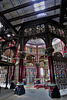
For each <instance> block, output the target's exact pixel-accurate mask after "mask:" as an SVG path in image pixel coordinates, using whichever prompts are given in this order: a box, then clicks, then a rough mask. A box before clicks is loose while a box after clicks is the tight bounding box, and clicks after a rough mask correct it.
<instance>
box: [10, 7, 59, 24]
mask: <svg viewBox="0 0 67 100" xmlns="http://www.w3.org/2000/svg"><path fill="white" fill-rule="evenodd" d="M59 8H60V5H57V6H53V7H49V8H46V9H44V10H43V11H38V12H33V13H29V14H25V15H22V16H18V17H14V18H11V19H9V21H10V22H12V21H16V20H19V19H23V18H27V17H30V16H34V15H37V14H40V13H45V12H48V11H52V10H56V9H59Z"/></svg>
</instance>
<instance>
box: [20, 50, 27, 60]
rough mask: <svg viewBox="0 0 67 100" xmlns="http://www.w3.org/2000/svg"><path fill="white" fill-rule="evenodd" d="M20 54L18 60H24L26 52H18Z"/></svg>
mask: <svg viewBox="0 0 67 100" xmlns="http://www.w3.org/2000/svg"><path fill="white" fill-rule="evenodd" d="M18 53H19V54H20V59H24V58H25V56H26V52H25V51H19V52H18Z"/></svg>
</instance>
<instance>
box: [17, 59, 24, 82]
mask: <svg viewBox="0 0 67 100" xmlns="http://www.w3.org/2000/svg"><path fill="white" fill-rule="evenodd" d="M22 73H23V59H20V63H19V81H18V82H22Z"/></svg>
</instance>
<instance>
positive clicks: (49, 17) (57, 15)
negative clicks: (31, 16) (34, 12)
mask: <svg viewBox="0 0 67 100" xmlns="http://www.w3.org/2000/svg"><path fill="white" fill-rule="evenodd" d="M57 17H59V14H56V15H51V16H47V17H44V18H40V19H41V22H42V19H44V20H48V19H53V18H57ZM40 19H36V20H40ZM34 21H35V20H34ZM28 22H31V23H32V21H28ZM28 22H25V23H28ZM22 24H23V23H20V24H16V25H14V27H19V26H21V25H22Z"/></svg>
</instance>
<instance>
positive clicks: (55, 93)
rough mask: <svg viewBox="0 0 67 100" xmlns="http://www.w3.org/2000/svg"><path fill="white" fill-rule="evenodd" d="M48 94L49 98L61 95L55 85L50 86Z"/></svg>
mask: <svg viewBox="0 0 67 100" xmlns="http://www.w3.org/2000/svg"><path fill="white" fill-rule="evenodd" d="M49 96H50V97H51V98H60V97H61V96H60V92H59V90H58V87H57V86H50V89H49Z"/></svg>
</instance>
